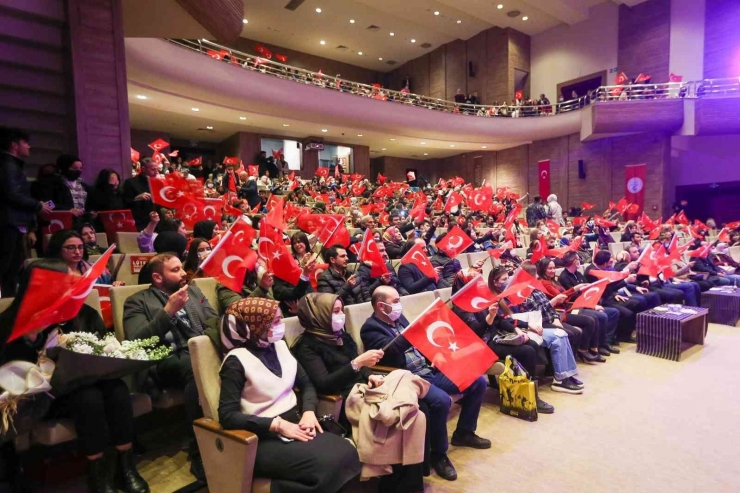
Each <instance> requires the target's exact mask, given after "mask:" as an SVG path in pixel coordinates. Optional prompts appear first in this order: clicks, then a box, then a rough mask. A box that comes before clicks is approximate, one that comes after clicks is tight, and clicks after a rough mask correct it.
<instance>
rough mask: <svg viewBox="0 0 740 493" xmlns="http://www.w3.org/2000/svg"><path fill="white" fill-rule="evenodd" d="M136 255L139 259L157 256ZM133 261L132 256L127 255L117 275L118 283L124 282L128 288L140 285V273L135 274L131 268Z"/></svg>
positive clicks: (151, 254)
mask: <svg viewBox="0 0 740 493" xmlns="http://www.w3.org/2000/svg"><path fill="white" fill-rule="evenodd" d="M129 234H133V233H129ZM135 255H136V256H137V257H148V258H150V259H151V258H152V257H154V256H155V255H156V253H136V254H135ZM132 261H133V258H132V256H131V255H128V254H127V255H126V256H125V258H124V259H123V262H121V267H120V268H119V269H118V275H116V281H123V282H125V283H126V286H133V285H136V284H139V273H138V272H136V273H134V269H133V268H132V266H131V262H132ZM147 262H148V260H147Z"/></svg>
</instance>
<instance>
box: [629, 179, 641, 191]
mask: <svg viewBox="0 0 740 493" xmlns="http://www.w3.org/2000/svg"><path fill="white" fill-rule="evenodd" d="M642 187H643V183H642V179H641V178H638V177H636V176H635V177H633V178H630V179H629V181H628V182H627V190H628V191H629V192H630V193H639V192H640V190H642Z"/></svg>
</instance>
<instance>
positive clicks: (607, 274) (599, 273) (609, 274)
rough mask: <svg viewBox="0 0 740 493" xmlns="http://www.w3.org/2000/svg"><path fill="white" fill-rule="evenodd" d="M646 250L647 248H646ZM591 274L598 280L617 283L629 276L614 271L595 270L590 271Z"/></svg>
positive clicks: (627, 273)
mask: <svg viewBox="0 0 740 493" xmlns="http://www.w3.org/2000/svg"><path fill="white" fill-rule="evenodd" d="M646 250H647V248H646ZM590 272H591V274H592V275H593V276H594V277H596V278H598V279H607V280H609V282H617V281H621V280H622V279H627V277H628V276H629V275H630V273H629V272H620V271H616V270H596V269H591V271H590Z"/></svg>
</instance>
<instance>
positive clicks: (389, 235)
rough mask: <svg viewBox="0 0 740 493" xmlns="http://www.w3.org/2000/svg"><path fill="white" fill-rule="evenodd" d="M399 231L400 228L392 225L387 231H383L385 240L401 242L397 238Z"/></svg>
mask: <svg viewBox="0 0 740 493" xmlns="http://www.w3.org/2000/svg"><path fill="white" fill-rule="evenodd" d="M397 231H398V228H396V227H395V226H391V227H390V228H388V229H386V230H385V233H383V241H387V242H388V243H400V242H399V241H398V240H397V239H396V232H397Z"/></svg>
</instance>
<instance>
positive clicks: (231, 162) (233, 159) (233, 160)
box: [224, 156, 239, 166]
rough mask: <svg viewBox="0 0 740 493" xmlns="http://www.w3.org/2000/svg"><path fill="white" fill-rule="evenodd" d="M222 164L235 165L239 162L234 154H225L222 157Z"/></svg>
mask: <svg viewBox="0 0 740 493" xmlns="http://www.w3.org/2000/svg"><path fill="white" fill-rule="evenodd" d="M224 164H225V165H226V166H236V165H237V164H239V158H238V157H236V156H226V157H224Z"/></svg>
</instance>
